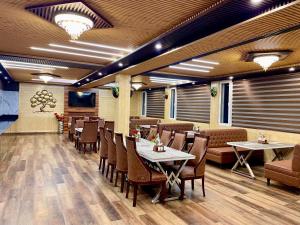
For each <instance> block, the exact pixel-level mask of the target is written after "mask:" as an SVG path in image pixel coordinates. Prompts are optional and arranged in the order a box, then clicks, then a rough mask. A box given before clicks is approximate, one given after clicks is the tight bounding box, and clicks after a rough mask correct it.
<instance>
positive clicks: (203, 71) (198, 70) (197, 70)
mask: <svg viewBox="0 0 300 225" xmlns="http://www.w3.org/2000/svg"><path fill="white" fill-rule="evenodd" d="M169 67H170V68H171V69H178V70H188V71H195V72H202V73H209V72H210V71H209V70H201V69H194V68H189V67H183V66H169Z"/></svg>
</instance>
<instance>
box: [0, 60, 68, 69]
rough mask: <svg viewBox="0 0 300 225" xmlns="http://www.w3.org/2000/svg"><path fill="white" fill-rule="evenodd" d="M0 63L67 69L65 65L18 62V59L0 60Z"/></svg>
mask: <svg viewBox="0 0 300 225" xmlns="http://www.w3.org/2000/svg"><path fill="white" fill-rule="evenodd" d="M0 63H2V64H6V65H16V66H28V67H34V68H40V67H42V68H44V67H46V68H55V69H69V67H66V66H56V65H49V64H38V63H28V62H19V61H10V60H0Z"/></svg>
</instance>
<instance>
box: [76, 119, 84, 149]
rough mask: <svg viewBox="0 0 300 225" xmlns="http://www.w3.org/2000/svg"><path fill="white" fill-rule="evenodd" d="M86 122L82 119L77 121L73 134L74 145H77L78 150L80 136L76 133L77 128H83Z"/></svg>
mask: <svg viewBox="0 0 300 225" xmlns="http://www.w3.org/2000/svg"><path fill="white" fill-rule="evenodd" d="M84 122H85V121H84V120H82V119H78V120H76V122H75V128H74V129H75V133H74V134H73V140H74V143H75V148H78V147H79V143H78V142H79V138H80V134H78V133H76V128H83V126H84Z"/></svg>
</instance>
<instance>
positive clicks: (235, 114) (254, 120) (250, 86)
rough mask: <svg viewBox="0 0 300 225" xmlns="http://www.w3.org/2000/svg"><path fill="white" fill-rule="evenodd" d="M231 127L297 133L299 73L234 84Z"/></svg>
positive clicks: (299, 123)
mask: <svg viewBox="0 0 300 225" xmlns="http://www.w3.org/2000/svg"><path fill="white" fill-rule="evenodd" d="M232 125H233V126H237V127H247V128H255V129H267V130H275V131H284V132H292V133H300V73H297V74H284V75H278V76H272V77H265V78H255V79H249V80H240V81H235V82H234V84H233V107H232Z"/></svg>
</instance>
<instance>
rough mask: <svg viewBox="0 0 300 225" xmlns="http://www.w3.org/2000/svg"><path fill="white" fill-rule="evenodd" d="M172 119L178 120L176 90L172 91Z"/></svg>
mask: <svg viewBox="0 0 300 225" xmlns="http://www.w3.org/2000/svg"><path fill="white" fill-rule="evenodd" d="M170 104H171V105H170V119H176V110H177V93H176V88H172V89H171V103H170Z"/></svg>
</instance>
